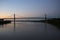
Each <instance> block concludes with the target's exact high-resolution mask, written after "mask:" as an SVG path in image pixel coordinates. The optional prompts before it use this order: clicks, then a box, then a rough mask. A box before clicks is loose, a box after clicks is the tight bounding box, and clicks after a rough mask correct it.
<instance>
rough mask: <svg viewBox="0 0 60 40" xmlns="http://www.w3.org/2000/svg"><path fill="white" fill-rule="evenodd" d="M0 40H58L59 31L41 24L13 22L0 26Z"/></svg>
mask: <svg viewBox="0 0 60 40" xmlns="http://www.w3.org/2000/svg"><path fill="white" fill-rule="evenodd" d="M0 40H60V30H59V29H58V28H57V27H56V26H54V25H51V24H47V23H41V22H15V24H14V23H13V22H12V23H9V24H4V25H0Z"/></svg>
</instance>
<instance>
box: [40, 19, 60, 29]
mask: <svg viewBox="0 0 60 40" xmlns="http://www.w3.org/2000/svg"><path fill="white" fill-rule="evenodd" d="M41 22H46V23H49V24H52V25H55V26H57V27H58V28H60V18H51V19H47V20H42V21H41Z"/></svg>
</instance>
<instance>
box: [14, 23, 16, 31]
mask: <svg viewBox="0 0 60 40" xmlns="http://www.w3.org/2000/svg"><path fill="white" fill-rule="evenodd" d="M15 29H16V23H15V22H14V32H15Z"/></svg>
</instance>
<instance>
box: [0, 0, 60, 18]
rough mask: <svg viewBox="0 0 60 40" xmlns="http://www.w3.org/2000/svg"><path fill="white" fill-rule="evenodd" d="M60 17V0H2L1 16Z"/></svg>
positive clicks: (0, 4)
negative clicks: (45, 15)
mask: <svg viewBox="0 0 60 40" xmlns="http://www.w3.org/2000/svg"><path fill="white" fill-rule="evenodd" d="M14 13H15V14H16V17H44V14H45V13H46V14H47V16H48V17H60V0H0V18H4V17H6V18H9V17H13V14H14Z"/></svg>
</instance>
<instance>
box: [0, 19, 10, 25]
mask: <svg viewBox="0 0 60 40" xmlns="http://www.w3.org/2000/svg"><path fill="white" fill-rule="evenodd" d="M7 23H11V21H10V20H6V21H0V24H7Z"/></svg>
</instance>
